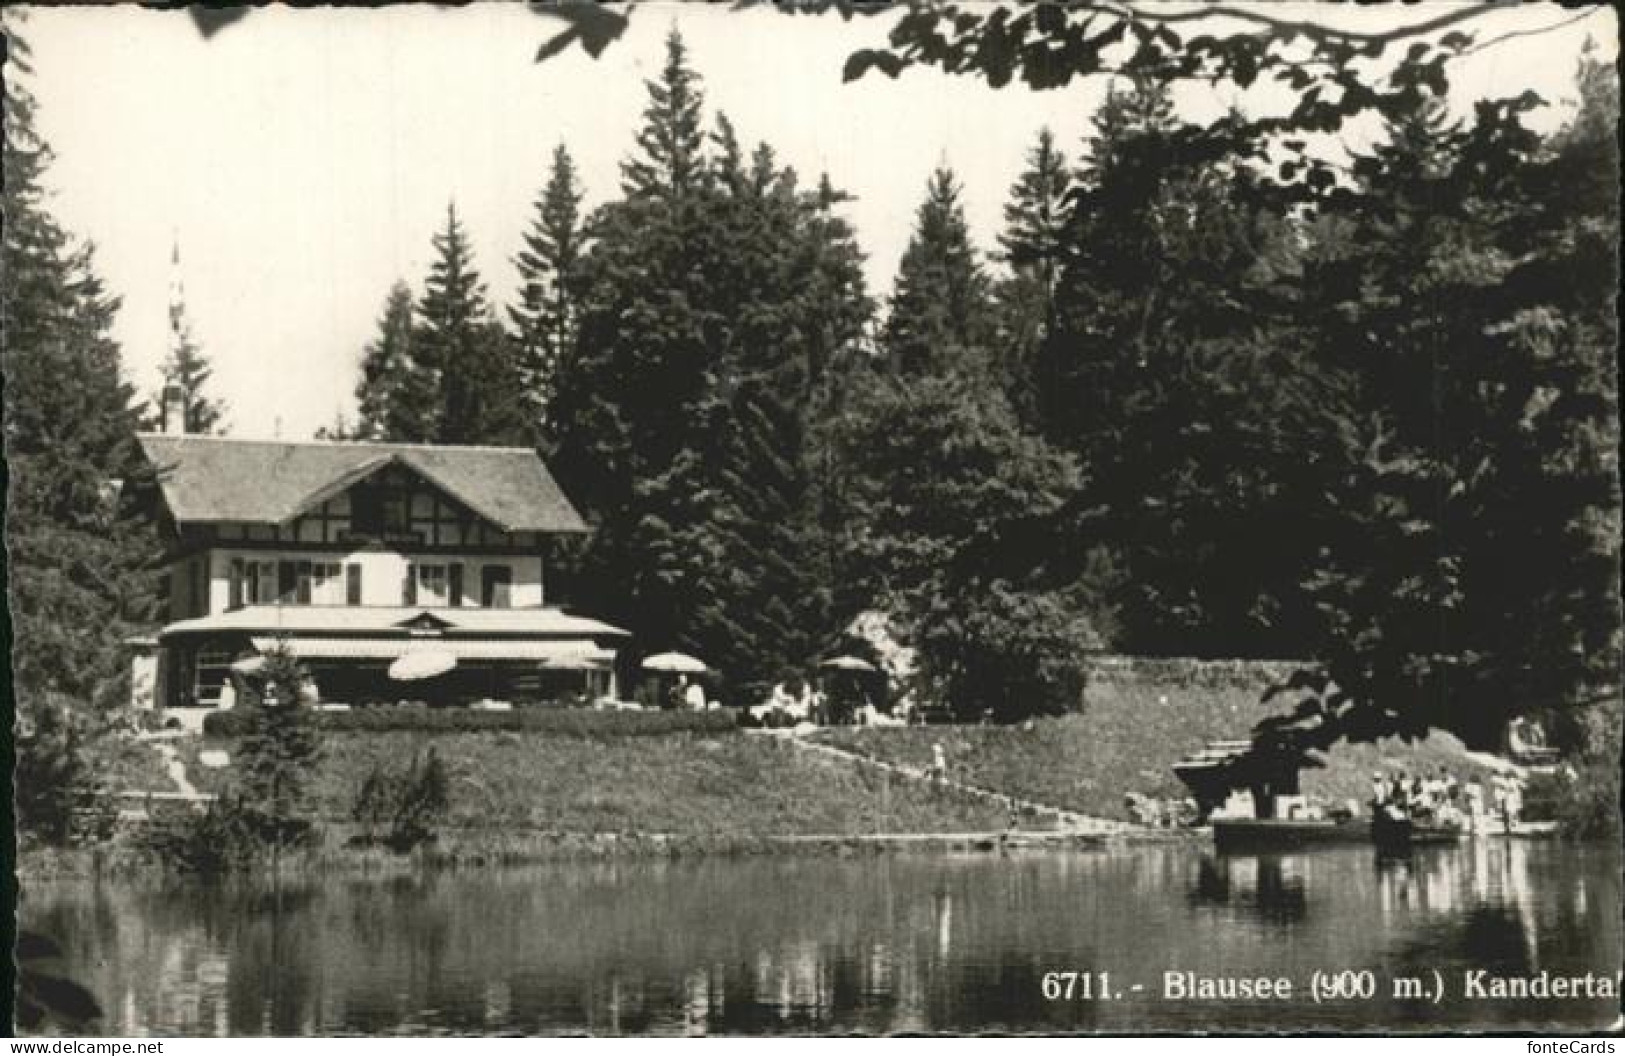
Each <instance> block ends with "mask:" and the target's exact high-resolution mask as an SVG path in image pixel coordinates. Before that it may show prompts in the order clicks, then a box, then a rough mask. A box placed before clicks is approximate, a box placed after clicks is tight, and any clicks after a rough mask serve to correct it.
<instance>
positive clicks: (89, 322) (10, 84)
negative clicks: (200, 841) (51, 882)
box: [0, 14, 157, 838]
mask: <svg viewBox="0 0 1625 1056" xmlns="http://www.w3.org/2000/svg"><path fill="white" fill-rule="evenodd" d="M14 17H15V16H14V15H12V14H8V16H7V19H6V22H7V24H6V26H5V34H6V46H7V66H8V67H9V68H8V70H7V77H6V84H5V167H4V187H3V198H0V207H3V211H4V216H5V227H4V237H3V241H0V253H3V258H0V259H3V265H4V275H5V282H4V283H3V284H0V329H3V332H4V334H5V346H4V358H3V362H0V373H3V374H4V377H5V455H6V469H7V475H8V480H7V492H6V518H5V541H6V548H7V587H8V600H9V610H10V611H9V614H10V618H11V634H12V648H11V656H10V663H11V692H12V696H13V699H14V701H15V705H16V713H17V728H16V734H17V736H16V751H17V757H18V761H17V772H18V775H19V777H21V776H23V775H24V774H31V775H33V777H32V778H30V781H31V782H34V781H37V782H39V783H38V784H31V785H30V787H29V788H28V790H27V794H26V795H25V796H20V797H19V800H18V805H19V810H20V812H21V813H20V816H19V823H20V827H21V828H23V829H24V830H27V831H29V832H32V833H34V834H35V835H38V836H41V837H42V838H60V837H63V836H65V835H66V829H65V827H64V826H63V825H62V824H59V823H60V822H62V820H63V819H64V818H65V816H66V815H65V813H64V812H65V811H66V809H67V807H68V806H69V805H70V804H71V802H72V796H73V795H74V792H75V791H76V790H75V789H74V788H73V787H70V786H71V785H72V784H73V783H75V782H78V781H81V780H90V779H91V778H90V776H89V775H92V774H93V773H94V772H95V767H94V765H93V764H91V763H90V762H89V760H90V759H91V758H92V757H93V755H94V753H95V751H96V741H97V740H98V738H99V736H100V735H101V734H103V733H104V732H105V729H106V727H105V726H104V725H103V723H104V721H105V719H106V718H107V717H108V716H110V715H111V714H113V713H115V712H117V711H119V710H120V709H122V708H123V707H124V706H126V705H127V703H128V679H127V673H128V656H127V652H126V646H125V645H124V639H125V638H126V637H127V636H129V635H131V634H135V633H138V632H141V631H144V630H146V629H148V627H150V620H151V619H152V617H153V615H154V614H155V611H156V607H157V606H156V602H157V598H156V594H157V590H156V583H155V580H154V577H153V575H152V573H151V571H150V569H151V565H152V562H153V559H154V557H155V554H156V545H155V540H154V537H153V534H152V532H151V530H150V528H149V527H148V526H147V525H146V524H145V523H144V521H143V520H142V519H141V518H140V517H139V516H137V507H136V500H135V498H134V496H135V495H136V494H138V493H139V492H140V491H141V489H142V487H143V485H144V483H146V482H150V474H148V473H147V472H146V471H145V469H144V467H143V464H142V460H141V458H140V455H139V452H138V449H137V447H136V444H135V433H136V431H137V429H138V428H139V424H140V422H139V414H138V410H137V408H136V406H135V404H134V398H135V393H134V391H133V390H132V389H131V388H130V387H129V386H128V385H126V384H124V383H123V382H122V381H121V380H120V355H119V349H118V346H117V345H116V344H115V343H114V342H113V340H112V337H111V336H110V328H111V324H112V319H113V313H114V311H115V310H116V308H117V303H118V302H117V300H116V299H115V298H114V297H112V296H110V295H109V294H108V293H107V291H106V289H105V288H104V287H103V285H102V283H101V280H100V279H99V278H98V277H97V275H96V271H95V264H94V260H93V258H92V255H91V252H90V250H89V248H88V247H86V246H83V245H80V244H77V243H76V242H75V241H74V239H73V238H72V236H71V235H70V234H69V233H68V232H67V231H65V230H64V229H63V228H62V227H61V225H60V224H59V223H58V222H57V221H56V219H55V218H54V217H53V216H52V215H51V214H50V212H49V210H48V208H47V206H46V195H45V192H44V190H43V187H42V183H43V179H44V175H45V172H46V169H47V167H48V165H49V161H50V149H49V147H48V146H47V145H46V144H45V143H44V142H43V141H42V140H41V139H40V137H39V135H38V133H37V132H36V130H35V124H34V115H35V104H34V100H33V98H32V96H31V95H30V94H29V92H28V90H27V86H26V74H27V57H28V51H27V47H26V44H25V42H24V41H23V40H22V39H21V38H19V37H18V36H17V35H16V33H15V32H14V30H13V23H12V21H11V20H12V18H14Z"/></svg>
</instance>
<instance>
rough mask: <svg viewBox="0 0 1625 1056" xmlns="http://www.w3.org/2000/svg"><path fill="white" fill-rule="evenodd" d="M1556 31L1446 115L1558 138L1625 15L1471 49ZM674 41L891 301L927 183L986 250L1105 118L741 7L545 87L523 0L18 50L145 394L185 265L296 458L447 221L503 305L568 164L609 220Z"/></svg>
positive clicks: (1083, 94)
mask: <svg viewBox="0 0 1625 1056" xmlns="http://www.w3.org/2000/svg"><path fill="white" fill-rule="evenodd" d="M1438 6H1440V5H1437V4H1435V5H1433V8H1432V10H1437V8H1438ZM1272 8H1273V10H1275V11H1276V12H1277V13H1279V14H1281V15H1283V16H1293V17H1304V16H1307V17H1325V18H1329V17H1337V18H1342V19H1344V20H1348V19H1356V20H1364V21H1366V22H1369V23H1370V24H1373V25H1382V24H1386V23H1387V22H1389V21H1391V20H1392V19H1393V18H1394V17H1395V15H1394V14H1392V11H1393V10H1394V9H1391V8H1389V9H1385V8H1381V7H1374V8H1364V9H1349V8H1342V9H1340V10H1339V11H1337V12H1328V10H1327V9H1325V8H1323V7H1317V6H1316V5H1313V4H1275V5H1272ZM1294 9H1296V10H1294ZM1411 10H1413V11H1414V9H1411ZM1423 13H1424V14H1430V13H1432V11H1430V10H1426V9H1425V10H1424V12H1423ZM1410 17H1415V16H1410ZM1561 23H1566V24H1564V25H1562V26H1561V28H1558V29H1556V30H1554V31H1552V32H1549V33H1542V34H1539V35H1532V36H1527V37H1519V38H1517V39H1511V40H1508V41H1507V42H1505V43H1503V44H1500V45H1498V46H1496V47H1493V48H1488V49H1485V50H1484V51H1482V52H1480V53H1479V54H1477V55H1474V56H1472V57H1470V58H1467V59H1463V60H1461V61H1459V62H1457V63H1455V64H1453V66H1452V71H1451V72H1452V78H1453V81H1454V85H1455V87H1454V95H1453V105H1455V106H1456V107H1457V108H1458V109H1465V108H1467V107H1469V106H1470V103H1471V100H1472V99H1473V98H1476V97H1481V96H1483V95H1486V94H1492V93H1493V94H1496V95H1514V94H1517V93H1518V92H1520V91H1522V90H1524V89H1525V88H1533V89H1535V90H1536V91H1538V92H1540V93H1541V94H1542V95H1543V96H1544V97H1545V98H1547V99H1549V100H1551V101H1552V102H1553V103H1554V104H1555V105H1554V107H1553V108H1552V110H1551V111H1550V112H1549V113H1547V114H1545V115H1543V116H1542V117H1541V118H1540V119H1539V121H1537V122H1534V123H1536V124H1539V123H1540V122H1544V123H1545V124H1546V125H1547V126H1550V125H1552V124H1555V123H1556V122H1557V121H1559V120H1560V119H1561V116H1562V103H1563V102H1564V101H1565V100H1572V96H1573V89H1572V75H1573V71H1574V67H1575V62H1576V60H1577V57H1578V55H1579V51H1580V47H1581V45H1582V43H1583V42H1584V40H1585V39H1586V38H1587V37H1588V36H1590V37H1592V38H1594V39H1595V40H1596V42H1597V43H1598V45H1599V46H1600V49H1601V50H1600V53H1599V57H1600V58H1603V59H1611V58H1612V57H1613V55H1614V54H1615V51H1616V49H1617V35H1618V33H1617V23H1616V20H1615V17H1614V15H1613V12H1612V11H1611V9H1607V8H1598V9H1596V10H1594V11H1593V12H1592V13H1591V14H1589V15H1586V14H1585V13H1584V12H1575V11H1567V10H1564V9H1562V8H1559V7H1557V6H1556V5H1551V4H1530V5H1527V6H1524V7H1521V8H1517V9H1515V10H1510V11H1505V12H1501V13H1498V14H1496V15H1494V16H1492V17H1491V18H1490V19H1489V20H1486V22H1485V24H1484V35H1483V38H1481V39H1489V38H1490V37H1493V36H1497V35H1500V34H1503V33H1509V32H1510V33H1519V32H1522V31H1525V30H1530V29H1535V28H1538V27H1545V26H1551V25H1558V24H1561ZM673 25H675V26H677V28H678V29H679V30H680V31H681V32H682V34H683V36H684V38H685V40H686V41H687V43H688V45H689V49H690V52H691V56H692V62H693V66H694V68H695V69H696V70H697V71H698V72H699V73H700V75H701V77H702V78H703V87H704V91H705V95H706V102H707V110H708V114H712V113H715V112H716V111H718V110H720V111H722V112H724V113H726V114H727V115H728V116H729V118H730V119H731V120H732V121H733V123H734V125H735V127H736V128H737V130H738V133H739V136H740V138H741V140H743V141H744V142H746V143H747V144H754V143H755V142H756V141H757V140H764V139H765V140H766V141H768V142H769V143H771V144H772V145H773V147H774V148H775V150H776V151H777V152H778V154H779V156H780V158H781V160H782V161H783V162H785V163H788V164H790V165H792V166H793V167H794V168H795V169H796V170H797V171H798V172H799V173H800V174H801V176H802V178H803V180H804V181H805V182H806V183H807V184H809V185H810V184H812V183H813V182H814V181H816V179H817V176H818V174H819V173H820V172H828V173H829V174H830V177H831V179H832V180H833V181H834V183H835V185H836V186H838V187H841V188H843V189H845V190H847V191H848V192H850V193H852V194H853V195H855V196H856V200H855V201H854V202H852V203H851V204H849V205H848V206H846V207H845V209H846V215H847V217H848V219H849V220H851V222H852V223H853V225H854V227H855V228H856V230H857V232H858V237H859V240H860V242H861V244H862V246H863V247H864V249H865V251H866V253H867V254H868V260H867V264H866V272H867V277H868V280H869V284H870V290H871V293H873V294H875V295H876V296H877V297H884V296H885V294H886V293H887V292H888V291H889V289H890V286H891V281H892V276H893V274H894V273H895V271H896V267H897V262H898V259H899V258H900V257H901V255H902V252H903V249H904V247H905V245H906V244H907V241H908V237H909V231H910V228H911V225H912V222H913V215H914V210H915V209H916V207H917V206H918V204H919V201H920V199H921V197H922V196H923V193H924V189H925V185H926V180H927V178H928V176H929V175H930V173H931V171H932V170H933V169H934V168H936V167H937V166H938V165H939V164H943V163H946V164H948V165H950V166H951V167H952V168H953V169H954V170H955V172H956V174H957V175H958V176H959V178H960V180H961V182H962V183H963V185H964V188H965V190H964V201H965V206H966V212H967V217H968V219H969V222H970V226H971V232H972V236H973V238H974V239H975V240H976V241H977V243H978V245H979V246H980V247H981V248H983V249H984V250H989V249H992V248H994V246H995V244H996V243H995V239H996V236H997V234H998V231H999V229H1000V226H1001V212H1002V208H1003V204H1004V201H1005V198H1006V196H1007V193H1008V190H1009V187H1010V185H1011V184H1012V183H1013V182H1014V181H1015V179H1016V176H1017V175H1018V173H1019V172H1020V170H1021V168H1022V163H1023V157H1024V155H1025V153H1026V152H1027V150H1028V149H1030V147H1031V146H1032V144H1033V142H1034V140H1035V139H1036V136H1037V131H1038V129H1039V128H1040V127H1041V126H1045V125H1048V126H1049V127H1050V128H1051V129H1053V130H1054V132H1055V133H1056V135H1057V137H1058V139H1059V141H1060V143H1061V145H1062V146H1063V148H1064V149H1066V150H1067V151H1068V153H1069V155H1070V156H1073V157H1075V156H1076V154H1077V150H1078V147H1079V145H1080V143H1081V139H1082V137H1083V135H1084V133H1085V132H1086V130H1087V127H1088V119H1089V116H1090V115H1091V113H1092V112H1093V111H1094V109H1095V108H1096V107H1097V106H1098V104H1099V102H1100V100H1101V98H1102V96H1103V94H1104V85H1103V84H1101V83H1100V82H1098V81H1095V82H1091V83H1088V84H1083V85H1074V86H1071V87H1068V88H1065V89H1058V90H1052V91H1049V92H1043V93H1037V92H1032V91H1030V90H1028V89H1026V88H1025V87H1024V86H1020V85H1012V86H1010V87H1007V88H1005V89H1002V90H994V89H991V88H988V87H987V86H986V85H984V84H982V83H981V82H980V81H977V80H975V79H972V78H969V77H950V76H947V75H944V74H940V73H937V72H936V71H933V70H910V71H907V72H905V73H904V75H903V76H902V77H901V78H899V79H897V80H889V79H886V78H885V77H883V76H880V75H877V74H870V75H869V76H868V77H865V78H863V79H862V80H861V81H859V82H857V83H855V84H851V85H843V84H842V82H841V69H842V65H843V63H844V61H845V58H846V56H847V55H848V54H849V53H850V52H851V51H852V50H854V49H855V48H858V47H865V46H870V47H874V46H880V45H882V44H883V43H884V33H885V29H886V23H885V21H884V20H877V19H857V20H854V21H852V22H850V23H844V22H842V21H841V20H840V19H838V18H835V17H817V18H786V17H783V16H780V15H777V14H775V13H773V12H771V11H767V10H754V11H744V12H735V11H731V10H730V9H729V8H728V6H726V5H721V6H703V7H702V6H697V5H690V6H685V5H681V4H675V3H669V4H660V3H649V4H644V5H642V6H640V7H639V8H638V9H637V10H636V12H635V14H634V17H633V19H632V24H631V27H630V28H629V29H628V31H627V32H626V34H625V36H624V37H622V38H621V39H620V40H619V41H617V42H616V43H615V44H613V45H612V46H611V47H610V48H609V50H608V51H607V52H606V53H605V54H604V56H603V57H602V58H600V59H599V60H597V61H594V60H592V59H590V58H588V57H587V56H586V55H584V54H582V53H581V52H580V50H579V49H572V50H571V51H569V52H567V53H565V54H564V55H562V56H559V57H556V58H553V59H550V60H548V61H546V62H543V63H536V62H535V61H533V60H534V57H535V52H536V49H537V47H538V46H539V45H540V43H541V42H542V41H543V40H545V39H546V38H547V37H549V36H551V35H552V33H553V32H555V31H556V30H557V29H558V28H559V26H560V24H559V23H558V22H556V21H553V20H550V19H547V18H543V17H539V16H537V15H535V14H532V13H531V12H529V11H527V10H526V8H525V7H524V6H523V5H519V4H509V3H476V4H473V5H471V6H468V7H464V8H454V9H445V8H437V7H428V6H411V5H402V6H396V7H387V8H355V9H342V8H311V9H293V8H287V7H275V6H273V7H268V8H262V9H259V10H256V11H255V12H254V13H253V14H252V15H250V16H249V17H248V18H246V19H244V20H242V21H240V22H238V23H236V24H234V25H231V26H229V27H228V28H226V29H225V30H223V31H222V32H220V33H219V34H217V35H216V36H215V37H213V38H211V39H207V40H206V39H205V38H203V37H202V36H201V35H200V34H199V33H198V32H197V30H196V29H195V28H194V25H193V23H192V20H191V19H190V18H189V17H187V16H186V15H185V14H184V13H183V12H173V11H171V12H159V11H150V10H145V9H142V8H139V7H136V6H133V5H122V6H88V7H57V8H29V9H27V17H26V20H25V21H24V23H23V25H22V32H23V33H24V35H25V36H26V37H27V38H28V41H29V43H30V46H31V47H32V49H33V63H34V67H35V71H36V74H35V77H34V80H33V84H32V89H33V91H34V94H35V96H36V97H37V99H38V101H39V105H40V113H39V126H40V130H41V132H42V133H43V135H44V137H45V138H46V140H47V141H48V142H49V143H50V144H51V146H52V148H53V150H54V152H55V156H56V159H55V162H54V163H53V166H52V168H51V170H50V173H49V178H48V181H47V183H48V186H49V187H50V188H51V189H52V191H53V192H54V196H53V199H52V207H53V209H54V212H55V214H56V216H57V217H58V219H59V220H60V221H61V222H62V223H63V224H64V225H65V226H66V227H67V228H68V230H70V231H71V232H72V233H74V234H75V235H76V236H78V237H80V238H82V239H85V240H88V241H91V242H93V243H95V245H96V247H97V255H96V259H97V263H98V268H99V271H100V272H101V274H102V276H103V278H104V279H105V280H106V282H107V284H108V286H109V287H110V289H112V290H113V291H114V292H116V293H118V294H119V295H121V296H122V298H123V307H122V309H121V310H120V312H119V315H118V319H117V322H116V324H115V334H114V336H115V337H116V338H117V339H118V340H119V341H120V343H121V345H122V347H123V351H124V359H125V365H126V370H127V372H128V373H129V380H130V381H131V382H132V383H134V384H135V385H136V386H137V387H138V388H139V389H140V390H141V391H142V392H143V393H150V392H151V391H153V390H154V389H155V388H156V386H157V381H158V364H159V362H160V361H161V360H162V358H163V356H164V353H165V351H166V348H167V338H168V305H169V300H170V293H169V290H170V285H171V278H172V275H173V274H174V273H173V271H172V269H171V266H170V256H171V248H172V246H173V245H174V244H176V243H178V245H179V247H180V256H181V267H180V279H181V281H182V283H183V284H184V288H185V306H186V312H187V317H188V319H189V321H190V324H191V328H192V333H193V336H194V338H195V339H196V340H197V342H198V344H199V345H200V347H201V348H202V349H203V350H204V352H205V353H206V354H207V355H208V356H209V357H210V358H211V360H212V362H213V365H214V369H215V376H214V379H213V382H212V387H213V393H214V395H216V396H218V397H221V398H223V399H224V400H225V401H226V403H227V404H228V407H229V410H228V414H227V419H226V420H227V425H228V427H229V431H230V432H231V433H232V434H233V435H238V436H248V437H270V436H282V437H285V438H290V439H291V438H297V437H305V436H309V435H310V434H311V433H313V432H314V431H315V430H316V429H317V428H318V427H320V426H323V425H329V424H331V423H332V422H333V421H334V419H335V417H336V416H337V415H339V414H341V413H342V414H346V415H350V414H353V410H354V398H353V390H354V387H355V382H356V378H357V375H358V369H359V363H360V358H361V354H362V349H363V348H364V346H365V345H366V343H367V342H368V341H369V340H370V339H371V338H372V337H373V335H374V333H375V332H376V329H377V319H378V316H379V314H380V312H381V309H382V307H383V302H384V297H385V295H386V293H387V292H388V290H389V288H390V286H391V285H392V284H393V283H394V282H395V281H396V280H397V279H404V280H406V281H407V282H408V283H409V284H410V285H411V286H412V287H413V289H414V290H415V291H417V290H421V286H422V280H423V277H424V275H425V274H426V273H427V270H428V264H429V260H430V255H431V246H430V238H431V236H432V235H433V234H434V233H435V232H436V231H437V230H438V229H439V228H440V227H441V226H443V224H444V222H445V213H446V207H447V204H448V203H449V202H453V201H454V202H455V203H456V206H457V210H458V213H459V215H460V216H461V218H462V219H463V221H464V224H465V226H466V228H467V229H468V232H469V234H470V236H471V240H472V244H473V247H474V253H475V258H476V263H477V265H478V267H479V268H480V270H481V272H482V274H483V276H484V278H485V280H486V282H487V285H488V288H489V293H490V295H491V297H492V299H493V301H495V302H496V303H498V304H507V303H510V302H511V301H512V299H513V297H514V290H515V287H516V285H517V273H516V271H515V269H514V266H513V258H514V256H515V255H516V253H517V252H518V248H519V244H520V240H521V238H522V236H523V234H524V232H525V230H526V228H527V227H528V225H529V223H530V218H531V213H532V202H533V201H534V199H535V197H536V194H537V192H538V191H539V189H540V188H541V186H542V184H543V182H544V180H545V178H546V174H547V164H548V159H549V158H550V156H551V154H552V151H553V148H554V146H555V145H556V144H558V143H560V142H563V143H565V144H566V145H567V146H568V147H569V149H570V151H571V153H572V154H574V156H575V158H576V161H577V164H578V167H579V170H580V173H581V176H582V179H583V182H584V184H585V187H586V192H587V205H588V206H589V207H590V206H591V205H593V204H595V203H597V202H601V201H604V200H605V199H607V198H610V197H613V196H614V195H615V194H616V193H617V191H618V188H619V163H620V161H621V159H623V158H624V157H626V156H627V155H628V154H629V153H630V151H631V146H632V137H633V134H634V132H635V130H636V128H637V126H638V124H639V122H640V119H641V114H642V111H643V108H644V105H645V103H646V98H647V96H646V89H645V87H644V82H645V81H646V80H647V79H648V78H650V77H653V76H654V75H655V74H656V73H657V72H658V70H659V68H660V66H661V64H662V61H663V59H664V37H665V35H666V33H667V32H668V30H669V29H670V28H671V27H672V26H673ZM1264 94H1265V96H1267V91H1266V92H1265V93H1264ZM1177 99H1178V102H1179V109H1180V110H1181V111H1182V112H1183V113H1184V114H1186V115H1187V116H1189V117H1191V118H1192V119H1198V120H1199V119H1201V118H1202V117H1204V116H1211V115H1213V114H1215V113H1218V112H1220V111H1222V110H1223V109H1224V108H1225V107H1227V106H1229V105H1230V104H1231V103H1233V102H1241V103H1242V104H1244V105H1248V106H1252V105H1261V106H1267V105H1270V103H1271V100H1269V99H1268V98H1264V97H1249V98H1242V99H1239V100H1238V98H1237V97H1236V96H1235V93H1234V89H1205V88H1202V89H1194V90H1192V91H1189V92H1185V93H1183V94H1182V95H1181V96H1179V97H1177ZM1277 101H1278V100H1277Z"/></svg>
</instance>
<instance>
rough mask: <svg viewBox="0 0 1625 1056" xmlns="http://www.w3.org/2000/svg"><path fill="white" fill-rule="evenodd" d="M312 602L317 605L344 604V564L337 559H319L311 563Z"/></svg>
mask: <svg viewBox="0 0 1625 1056" xmlns="http://www.w3.org/2000/svg"><path fill="white" fill-rule="evenodd" d="M310 593H311V602H312V603H313V604H316V605H343V604H344V599H345V583H344V566H343V565H341V564H339V563H338V562H337V561H317V562H315V563H314V564H312V565H311V590H310Z"/></svg>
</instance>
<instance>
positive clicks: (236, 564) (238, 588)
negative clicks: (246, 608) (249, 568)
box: [226, 557, 243, 609]
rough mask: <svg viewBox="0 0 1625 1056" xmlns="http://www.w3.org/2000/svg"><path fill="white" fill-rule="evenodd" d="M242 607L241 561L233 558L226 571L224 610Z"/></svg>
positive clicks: (238, 558)
mask: <svg viewBox="0 0 1625 1056" xmlns="http://www.w3.org/2000/svg"><path fill="white" fill-rule="evenodd" d="M242 607H243V559H242V558H240V557H234V558H232V559H231V564H230V565H229V566H228V569H227V587H226V608H228V609H240V608H242Z"/></svg>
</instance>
